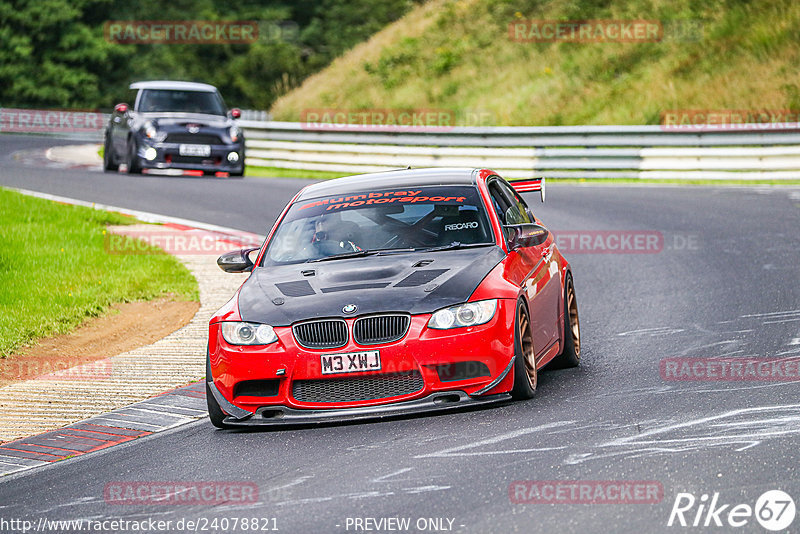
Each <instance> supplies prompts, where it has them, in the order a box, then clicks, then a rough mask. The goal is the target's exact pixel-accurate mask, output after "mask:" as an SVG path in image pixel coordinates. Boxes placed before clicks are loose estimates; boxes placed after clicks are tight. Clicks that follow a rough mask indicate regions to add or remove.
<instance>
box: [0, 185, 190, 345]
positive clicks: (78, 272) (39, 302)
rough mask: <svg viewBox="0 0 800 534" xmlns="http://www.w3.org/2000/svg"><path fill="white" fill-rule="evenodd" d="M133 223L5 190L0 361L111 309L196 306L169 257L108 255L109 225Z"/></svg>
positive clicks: (0, 200) (186, 276) (0, 199)
mask: <svg viewBox="0 0 800 534" xmlns="http://www.w3.org/2000/svg"><path fill="white" fill-rule="evenodd" d="M130 222H132V221H131V219H130V218H128V217H123V216H122V215H118V214H114V213H108V212H104V211H100V210H92V209H89V208H84V207H80V206H67V205H63V204H58V203H55V202H51V201H47V200H42V199H38V198H33V197H29V196H25V195H21V194H19V193H16V192H13V191H9V190H5V189H0V288H2V290H0V357H5V356H7V355H8V354H11V353H13V352H14V351H15V350H17V349H18V348H19V347H21V346H22V345H24V344H28V343H31V342H33V341H34V340H36V339H37V338H41V337H44V336H50V335H54V334H60V333H64V332H67V331H69V330H71V329H73V328H74V327H75V326H77V325H79V324H80V323H82V322H83V321H84V320H85V319H86V318H88V317H94V316H98V315H100V314H102V313H103V312H104V311H105V310H107V308H108V307H109V306H110V305H112V304H114V303H118V302H130V301H134V300H149V299H152V298H155V297H157V296H160V295H164V294H173V295H175V296H176V298H179V299H187V300H197V299H198V292H197V282H196V281H195V280H194V278H193V277H192V275H191V274H190V273H189V271H188V270H187V269H186V268H185V267H184V266H183V265H182V264H181V263H180V262H179V261H178V260H176V259H175V258H173V257H172V256H169V255H167V254H163V253H162V254H139V255H122V254H109V253H108V252H106V248H105V243H106V241H105V240H106V233H105V227H106V225H108V224H126V223H130Z"/></svg>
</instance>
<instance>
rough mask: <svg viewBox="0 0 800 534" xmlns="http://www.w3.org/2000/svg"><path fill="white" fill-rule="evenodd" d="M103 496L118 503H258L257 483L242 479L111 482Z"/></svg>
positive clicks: (108, 501) (213, 504)
mask: <svg viewBox="0 0 800 534" xmlns="http://www.w3.org/2000/svg"><path fill="white" fill-rule="evenodd" d="M103 499H104V500H105V502H106V503H107V504H115V505H208V506H216V505H220V504H255V503H257V502H258V485H256V484H255V483H254V482H243V481H241V482H240V481H213V482H212V481H205V482H203V481H201V482H196V481H153V482H109V483H107V484H106V485H105V487H104V488H103Z"/></svg>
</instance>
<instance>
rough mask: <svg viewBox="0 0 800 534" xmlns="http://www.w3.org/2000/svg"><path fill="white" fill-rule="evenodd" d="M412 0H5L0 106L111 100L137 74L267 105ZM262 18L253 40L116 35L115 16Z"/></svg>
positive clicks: (0, 10)
mask: <svg viewBox="0 0 800 534" xmlns="http://www.w3.org/2000/svg"><path fill="white" fill-rule="evenodd" d="M414 3H415V0H296V1H292V0H242V1H238V2H227V1H224V0H172V1H170V2H163V1H161V0H136V1H135V2H130V1H128V0H4V1H2V2H0V56H1V57H0V106H3V107H14V106H17V107H36V108H40V107H46V108H83V109H95V108H109V107H111V106H113V105H114V104H115V103H116V101H117V100H118V99H119V98H122V97H123V96H124V95H125V94H126V92H125V89H126V87H127V85H128V84H129V83H130V82H132V81H136V80H153V79H180V80H191V81H205V82H209V83H212V84H214V85H217V86H218V87H219V88H220V90H221V91H222V93H223V95H224V96H225V98H226V100H227V102H228V104H229V105H231V106H239V107H246V108H258V109H267V108H268V107H269V106H270V105H271V103H272V102H273V101H274V100H275V98H276V97H277V96H279V95H281V94H283V93H285V92H286V91H288V90H290V89H292V88H293V87H295V86H296V85H298V84H299V83H300V82H301V81H302V80H303V79H304V78H306V77H307V76H308V75H309V74H311V73H314V72H316V71H318V70H320V69H321V68H323V67H325V66H326V65H327V64H328V63H330V61H331V60H332V59H333V58H335V57H336V56H337V55H340V54H341V53H343V52H344V51H346V50H347V49H348V48H350V47H352V46H353V45H355V44H357V43H359V42H361V41H362V40H364V39H365V38H367V37H368V36H369V35H371V34H372V33H374V32H376V31H378V30H379V29H381V28H382V27H383V26H384V25H386V24H387V23H389V22H391V21H393V20H396V19H398V18H400V17H401V16H403V15H404V14H405V13H406V12H407V11H409V10H410V9H411V8H412V7H413V5H414ZM123 20H124V21H137V20H138V21H165V20H201V21H237V20H238V21H244V20H248V21H258V24H259V29H260V31H259V36H258V39H257V41H256V42H254V43H250V44H119V43H116V42H110V41H111V40H109V39H107V38H106V35H105V34H104V25H105V24H106V23H107V22H109V21H123Z"/></svg>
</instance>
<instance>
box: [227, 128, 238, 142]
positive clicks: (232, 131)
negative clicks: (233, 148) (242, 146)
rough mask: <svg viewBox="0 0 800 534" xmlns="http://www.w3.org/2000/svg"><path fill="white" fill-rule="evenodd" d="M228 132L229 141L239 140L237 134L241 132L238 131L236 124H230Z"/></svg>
mask: <svg viewBox="0 0 800 534" xmlns="http://www.w3.org/2000/svg"><path fill="white" fill-rule="evenodd" d="M229 133H230V135H231V141H233V142H234V143H235V142H236V141H238V140H239V135H240V134H241V132H240V131H239V127H238V126H231V129H230V132H229Z"/></svg>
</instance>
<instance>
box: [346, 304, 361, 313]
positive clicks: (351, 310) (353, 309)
mask: <svg viewBox="0 0 800 534" xmlns="http://www.w3.org/2000/svg"><path fill="white" fill-rule="evenodd" d="M357 309H358V306H356V305H355V304H347V305H346V306H345V307H344V308H342V312H343V313H355V312H356V310H357Z"/></svg>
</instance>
